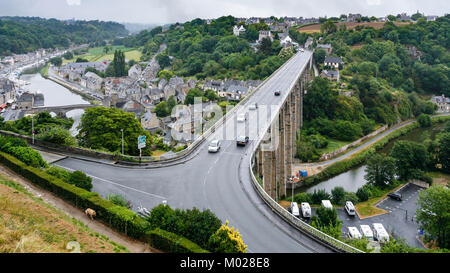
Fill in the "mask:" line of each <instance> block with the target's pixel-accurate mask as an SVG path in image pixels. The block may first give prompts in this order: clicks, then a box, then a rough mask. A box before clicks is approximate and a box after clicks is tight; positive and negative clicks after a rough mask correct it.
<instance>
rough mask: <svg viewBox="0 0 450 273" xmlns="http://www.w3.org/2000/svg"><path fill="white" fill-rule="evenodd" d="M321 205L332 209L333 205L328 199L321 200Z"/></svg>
mask: <svg viewBox="0 0 450 273" xmlns="http://www.w3.org/2000/svg"><path fill="white" fill-rule="evenodd" d="M322 206H324V207H325V208H327V209H332V208H333V205H332V204H331V201H330V200H322Z"/></svg>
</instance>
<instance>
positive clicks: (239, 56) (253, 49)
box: [113, 16, 293, 80]
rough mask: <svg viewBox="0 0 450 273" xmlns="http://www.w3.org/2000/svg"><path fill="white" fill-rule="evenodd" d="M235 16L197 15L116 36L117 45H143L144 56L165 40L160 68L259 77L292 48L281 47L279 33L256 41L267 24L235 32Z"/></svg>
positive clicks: (194, 73)
mask: <svg viewBox="0 0 450 273" xmlns="http://www.w3.org/2000/svg"><path fill="white" fill-rule="evenodd" d="M234 25H236V18H234V17H232V16H225V17H220V18H217V19H215V20H212V21H211V22H210V23H209V24H208V22H207V21H206V20H202V19H195V20H192V21H189V22H186V23H183V24H180V23H177V24H173V25H171V26H170V27H169V29H167V30H164V31H163V29H162V28H161V27H158V28H154V29H153V30H151V31H142V32H140V33H139V34H137V35H134V36H130V37H126V38H124V39H116V40H115V41H114V42H113V44H114V45H124V46H126V47H133V48H136V47H143V50H142V53H143V59H149V58H150V57H152V56H153V55H154V54H155V52H156V51H157V50H158V49H159V48H160V45H161V44H163V43H164V44H166V45H167V49H166V50H165V51H164V52H162V54H160V55H159V56H158V57H157V60H158V62H159V64H160V65H161V68H162V69H164V68H170V69H171V70H172V71H173V72H174V73H175V75H176V76H183V77H194V78H197V79H205V78H215V79H224V78H228V79H230V78H233V79H240V80H248V79H251V80H260V79H264V78H266V77H268V76H269V75H270V74H272V73H273V72H274V71H275V70H276V69H277V68H278V67H280V66H281V65H282V64H283V63H284V62H285V61H286V60H287V59H288V58H289V57H290V56H292V54H293V52H291V51H286V50H282V47H281V45H280V40H279V38H277V36H275V37H274V40H273V41H270V39H265V40H266V41H264V42H261V44H260V45H256V40H257V39H258V38H259V30H267V29H269V26H267V25H266V24H252V25H249V26H246V27H248V29H247V30H246V32H245V34H244V35H240V36H239V37H236V36H234V35H233V26H234Z"/></svg>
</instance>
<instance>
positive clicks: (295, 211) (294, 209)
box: [291, 202, 300, 217]
mask: <svg viewBox="0 0 450 273" xmlns="http://www.w3.org/2000/svg"><path fill="white" fill-rule="evenodd" d="M291 213H292V215H294V216H295V217H299V216H300V211H299V210H298V205H297V202H291Z"/></svg>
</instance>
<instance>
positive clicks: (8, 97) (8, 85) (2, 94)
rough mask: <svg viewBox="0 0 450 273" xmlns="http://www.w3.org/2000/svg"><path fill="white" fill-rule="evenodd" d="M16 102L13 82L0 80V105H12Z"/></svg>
mask: <svg viewBox="0 0 450 273" xmlns="http://www.w3.org/2000/svg"><path fill="white" fill-rule="evenodd" d="M15 100H16V86H15V84H14V82H12V81H10V80H8V79H3V80H0V104H6V103H12V102H14V101H15Z"/></svg>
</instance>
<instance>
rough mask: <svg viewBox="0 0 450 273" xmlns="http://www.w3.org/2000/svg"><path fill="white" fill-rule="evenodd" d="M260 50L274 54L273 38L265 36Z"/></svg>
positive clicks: (265, 53) (267, 53)
mask: <svg viewBox="0 0 450 273" xmlns="http://www.w3.org/2000/svg"><path fill="white" fill-rule="evenodd" d="M259 50H260V51H261V52H262V53H263V54H264V55H266V56H269V55H272V40H270V38H263V39H262V41H261V45H260V46H259Z"/></svg>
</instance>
